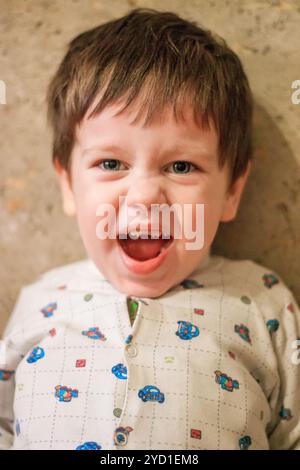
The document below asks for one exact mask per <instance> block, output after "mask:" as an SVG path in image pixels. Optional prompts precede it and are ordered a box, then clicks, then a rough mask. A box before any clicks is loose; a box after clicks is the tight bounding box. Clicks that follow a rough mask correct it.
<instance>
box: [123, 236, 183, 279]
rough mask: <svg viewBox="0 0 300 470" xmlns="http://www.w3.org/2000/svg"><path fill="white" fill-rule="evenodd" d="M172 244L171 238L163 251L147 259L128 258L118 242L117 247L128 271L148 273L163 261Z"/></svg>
mask: <svg viewBox="0 0 300 470" xmlns="http://www.w3.org/2000/svg"><path fill="white" fill-rule="evenodd" d="M173 244H174V240H172V243H170V245H169V246H168V247H167V248H166V249H165V250H164V251H162V252H161V253H160V254H159V255H158V256H156V258H151V259H148V260H147V261H138V260H136V259H133V258H130V256H128V255H127V254H126V253H125V251H124V250H123V249H122V247H121V245H120V244H119V243H118V247H119V250H120V253H121V258H122V260H123V262H124V264H125V266H126V267H127V268H128V269H129V271H131V272H133V273H134V274H149V273H152V272H153V271H155V270H156V269H157V268H158V267H159V266H160V265H161V264H162V263H163V262H164V260H165V259H166V257H167V256H168V254H169V252H170V250H171V248H172V246H173Z"/></svg>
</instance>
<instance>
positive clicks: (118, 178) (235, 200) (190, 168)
mask: <svg viewBox="0 0 300 470" xmlns="http://www.w3.org/2000/svg"><path fill="white" fill-rule="evenodd" d="M119 106H120V105H119ZM119 106H118V105H113V106H109V107H107V108H105V109H104V110H103V111H102V112H101V113H100V114H98V115H97V116H96V117H94V118H90V119H87V118H86V117H85V118H84V120H83V121H82V122H81V124H80V126H79V127H78V128H77V138H76V140H75V144H74V148H73V152H72V166H71V174H72V185H71V184H70V182H69V178H68V175H67V173H66V171H65V170H64V169H62V167H61V166H60V165H59V164H58V163H56V171H57V174H58V176H59V181H60V184H61V189H62V196H63V203H64V210H65V212H66V213H67V214H68V215H76V217H77V221H78V226H79V230H80V234H81V237H82V240H83V243H84V245H85V248H86V251H87V253H88V255H89V256H90V258H91V259H92V260H93V262H94V263H95V264H96V266H97V267H98V268H99V270H100V271H101V272H102V273H103V275H104V276H105V277H106V279H107V280H108V281H109V282H111V284H112V285H113V286H114V287H115V288H116V289H118V290H119V291H120V292H123V293H127V294H128V295H133V296H137V297H149V298H154V297H158V296H160V295H162V294H164V293H165V292H166V291H167V290H169V289H170V288H171V287H172V286H174V285H177V284H179V283H180V282H181V281H182V280H183V279H185V278H187V277H188V276H189V274H190V273H192V272H193V271H194V270H195V269H197V268H198V267H200V265H201V262H202V260H203V259H204V257H205V256H206V255H207V254H208V252H209V249H210V246H211V244H212V242H213V239H214V237H215V234H216V232H217V229H218V225H219V222H220V221H223V222H225V221H229V220H232V219H234V217H235V215H236V212H237V209H238V205H239V201H240V197H241V194H242V191H243V188H244V185H245V183H246V179H247V176H248V173H249V169H250V166H249V167H248V170H247V172H246V173H245V174H244V175H243V176H241V177H240V178H239V180H237V181H236V183H235V185H234V187H233V188H231V189H230V191H229V190H228V183H229V170H228V167H227V166H225V167H224V168H223V169H222V170H220V169H219V167H218V160H217V146H218V136H217V134H216V132H215V130H214V128H213V127H212V126H211V129H208V130H202V129H201V128H199V127H198V126H196V124H195V123H194V121H193V119H192V115H191V112H192V111H191V109H189V108H187V109H185V110H184V113H185V118H186V122H182V121H181V122H176V121H175V119H174V116H173V112H172V110H171V108H166V109H165V111H164V113H163V115H161V116H160V117H161V122H158V121H156V122H155V124H152V125H151V126H150V127H148V128H146V127H142V124H140V123H138V124H135V125H131V124H130V122H131V121H132V120H133V118H134V117H135V115H136V114H135V113H136V112H137V111H138V109H139V108H138V107H135V108H133V110H134V111H132V110H130V111H129V110H128V109H126V110H125V111H124V112H123V113H122V114H121V115H119V116H114V114H115V113H116V111H117V110H119V109H120V107H119ZM87 114H88V113H87ZM108 146H115V147H116V148H114V149H110V150H104V147H108ZM179 146H180V150H179ZM117 147H118V148H117ZM175 147H177V148H178V149H177V150H176V149H175ZM107 160H108V161H107ZM105 161H106V163H105ZM110 161H112V162H110ZM176 161H181V162H182V161H184V162H189V163H185V164H183V165H182V164H181V166H180V164H179V167H178V164H177V165H176V164H175V165H174V163H175V162H176ZM101 162H102V163H101ZM110 165H111V166H110ZM121 196H123V197H125V196H126V197H127V200H126V204H127V205H126V207H127V209H126V210H127V211H128V212H127V215H128V214H129V213H130V210H131V209H133V212H134V209H136V208H138V207H139V205H140V204H143V205H144V206H145V207H147V208H148V210H149V217H148V219H147V221H148V222H150V221H151V217H150V208H151V204H155V205H157V204H167V205H168V206H172V205H173V204H177V205H180V207H182V208H183V206H184V205H186V204H187V205H190V207H192V211H191V215H192V221H191V224H192V225H191V226H192V227H193V230H195V229H196V227H197V226H196V210H195V208H196V204H201V203H202V204H204V227H203V233H204V244H203V247H202V248H201V249H197V250H191V249H186V246H185V245H186V243H189V242H190V243H191V242H192V241H193V240H191V239H190V238H186V236H185V233H186V232H185V231H184V230H183V232H182V234H183V236H182V237H181V238H180V239H174V240H173V241H172V243H171V245H170V246H169V248H168V250H167V251H168V254H167V256H166V257H165V258H164V259H163V261H162V262H161V264H160V265H159V266H157V267H156V268H155V269H152V270H150V272H148V273H147V274H145V273H142V272H139V273H138V272H137V271H136V269H135V268H130V267H128V265H127V264H126V262H124V259H123V252H122V249H121V248H120V244H119V241H118V240H117V239H115V238H106V239H102V240H101V239H99V238H98V236H97V233H96V227H97V224H98V223H99V221H100V220H101V217H99V213H98V215H97V209H98V208H99V206H101V204H103V203H106V204H110V205H111V207H113V208H114V209H115V213H116V217H117V219H119V220H121V215H122V216H124V213H123V210H124V208H120V199H119V198H120V197H121ZM185 207H187V206H185ZM183 210H184V209H183ZM182 213H183V212H182ZM136 214H137V213H136ZM129 217H130V215H129ZM138 219H139V217H136V219H134V220H138ZM128 220H129V222H130V220H131V219H130V218H128ZM142 222H143V223H144V222H145V219H143V221H142ZM173 222H174V219H173V218H172V220H171V234H174V225H173V227H172V223H173ZM198 230H199V228H198ZM200 230H202V224H201V227H200ZM117 233H118V230H117ZM148 242H149V241H148ZM148 242H147V241H146V243H148ZM134 243H135V242H134ZM137 243H138V242H137ZM150 243H152V242H151V241H150ZM145 265H146V264H145ZM145 270H146V269H145Z"/></svg>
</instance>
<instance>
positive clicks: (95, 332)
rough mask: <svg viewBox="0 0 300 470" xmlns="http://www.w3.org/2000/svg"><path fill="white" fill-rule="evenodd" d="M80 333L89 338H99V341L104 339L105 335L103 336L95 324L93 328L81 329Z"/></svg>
mask: <svg viewBox="0 0 300 470" xmlns="http://www.w3.org/2000/svg"><path fill="white" fill-rule="evenodd" d="M81 334H83V335H84V336H87V337H88V338H90V339H100V340H101V341H106V337H105V336H104V334H103V333H101V331H100V330H99V328H98V327H97V326H95V327H93V328H89V329H88V330H86V331H82V332H81Z"/></svg>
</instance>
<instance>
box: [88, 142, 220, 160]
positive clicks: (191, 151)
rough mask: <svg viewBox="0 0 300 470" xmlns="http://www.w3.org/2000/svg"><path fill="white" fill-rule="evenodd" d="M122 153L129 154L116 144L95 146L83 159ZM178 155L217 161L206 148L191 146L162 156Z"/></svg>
mask: <svg viewBox="0 0 300 470" xmlns="http://www.w3.org/2000/svg"><path fill="white" fill-rule="evenodd" d="M97 151H98V152H116V151H117V152H120V151H121V152H122V153H123V154H124V153H125V154H126V153H128V152H127V151H126V150H124V149H123V148H121V147H120V146H118V145H116V144H111V145H104V144H103V145H100V144H98V145H95V146H92V147H88V148H85V149H84V150H83V152H82V157H84V156H85V155H88V154H90V153H94V152H97ZM178 154H183V156H199V157H204V158H205V159H207V160H208V161H214V160H215V159H216V156H215V155H214V154H211V153H210V152H208V151H207V150H206V149H205V148H201V147H198V146H197V145H191V144H179V143H177V144H175V145H174V146H173V147H171V148H169V149H166V150H165V151H163V152H162V155H164V156H171V155H178Z"/></svg>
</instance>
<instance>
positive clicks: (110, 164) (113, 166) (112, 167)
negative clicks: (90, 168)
mask: <svg viewBox="0 0 300 470" xmlns="http://www.w3.org/2000/svg"><path fill="white" fill-rule="evenodd" d="M120 163H121V162H120V160H115V159H106V160H101V162H99V163H98V164H97V167H99V168H100V169H101V170H105V171H117V170H119V169H120ZM101 164H103V167H100V165H101Z"/></svg>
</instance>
